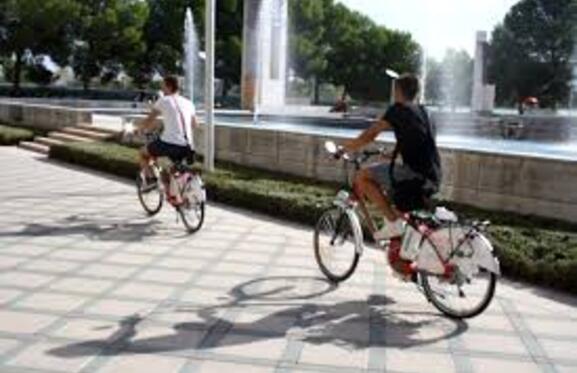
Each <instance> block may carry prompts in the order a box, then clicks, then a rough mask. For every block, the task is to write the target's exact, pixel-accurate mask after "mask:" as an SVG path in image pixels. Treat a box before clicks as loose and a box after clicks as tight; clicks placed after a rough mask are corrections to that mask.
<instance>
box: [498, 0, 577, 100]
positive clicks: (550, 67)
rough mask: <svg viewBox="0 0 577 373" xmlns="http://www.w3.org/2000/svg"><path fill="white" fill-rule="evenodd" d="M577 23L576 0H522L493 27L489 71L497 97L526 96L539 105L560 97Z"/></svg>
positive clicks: (568, 71)
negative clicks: (535, 98)
mask: <svg viewBox="0 0 577 373" xmlns="http://www.w3.org/2000/svg"><path fill="white" fill-rule="evenodd" d="M576 24H577V1H576V0H522V1H520V2H519V3H518V4H517V5H515V6H514V7H513V8H511V10H510V11H509V13H508V14H507V16H506V17H505V20H504V22H503V23H502V24H501V25H498V26H497V27H496V28H495V30H494V31H493V38H492V43H491V62H490V68H489V73H490V77H491V80H492V81H493V82H494V83H495V84H496V86H497V101H498V102H499V103H500V104H514V103H517V102H519V101H520V100H522V99H523V98H524V97H527V96H535V97H539V98H540V100H541V103H542V104H543V105H545V106H551V107H554V106H556V105H557V104H559V103H560V102H565V101H566V99H567V96H568V94H569V82H570V80H571V66H570V62H569V60H570V57H571V55H572V52H573V47H574V42H575V40H574V36H575V31H576Z"/></svg>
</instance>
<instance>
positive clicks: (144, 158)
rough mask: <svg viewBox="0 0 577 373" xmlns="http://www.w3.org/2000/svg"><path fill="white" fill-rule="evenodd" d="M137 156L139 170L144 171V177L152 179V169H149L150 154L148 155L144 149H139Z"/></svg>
mask: <svg viewBox="0 0 577 373" xmlns="http://www.w3.org/2000/svg"><path fill="white" fill-rule="evenodd" d="M138 155H139V157H138V163H139V164H140V169H141V170H143V171H144V176H145V177H153V174H152V169H151V168H150V154H148V151H147V150H146V147H143V148H141V149H140V152H139V153H138Z"/></svg>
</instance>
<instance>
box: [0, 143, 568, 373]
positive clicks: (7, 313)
mask: <svg viewBox="0 0 577 373" xmlns="http://www.w3.org/2000/svg"><path fill="white" fill-rule="evenodd" d="M0 162H1V164H2V165H3V166H4V167H3V170H2V173H0V197H1V198H0V372H48V371H50V372H52V371H54V372H87V373H89V372H220V371H230V372H313V371H314V372H317V371H318V372H321V371H322V372H345V371H387V372H453V371H456V372H504V371H507V372H514V371H519V372H560V373H565V372H576V371H577V354H576V352H577V314H576V313H575V310H576V309H577V308H576V305H577V302H576V301H575V299H574V298H569V297H564V296H562V295H558V294H553V293H549V292H546V291H544V290H540V289H537V288H532V287H526V286H522V285H519V284H512V283H505V282H502V283H500V286H499V287H498V293H497V298H496V299H495V301H494V302H493V304H492V306H491V307H490V308H489V309H488V311H487V312H485V314H483V315H482V316H480V317H478V318H476V319H473V320H470V321H467V322H455V321H451V320H448V319H446V318H443V317H441V316H440V315H439V314H438V312H436V310H435V309H434V308H432V307H431V306H430V305H429V304H427V302H426V301H425V300H424V298H423V296H421V295H420V293H418V292H417V291H416V290H415V289H414V288H413V287H412V286H410V285H405V284H401V283H399V282H397V280H395V279H394V278H392V277H391V276H390V275H389V272H388V271H387V270H386V269H385V268H384V265H383V258H382V257H381V255H379V253H376V252H375V253H368V254H367V255H365V257H363V258H362V260H361V264H360V265H359V268H358V270H357V273H356V274H355V275H354V277H353V278H352V279H351V280H350V281H349V282H347V283H345V284H344V285H342V286H340V287H339V288H332V287H330V286H328V285H327V284H326V283H325V282H323V281H322V280H321V279H320V277H319V273H318V272H317V270H316V265H315V262H314V259H313V257H312V252H311V232H310V230H309V229H305V228H302V227H298V226H294V225H289V224H286V223H283V222H281V221H273V220H271V219H269V218H265V217H262V216H257V215H253V214H250V213H247V212H244V211H237V210H232V209H228V208H224V207H221V206H214V205H211V206H209V208H208V216H207V221H206V226H205V227H204V228H203V229H202V231H201V232H199V233H198V234H196V235H193V236H187V235H185V234H184V230H183V229H182V227H181V226H180V225H179V224H178V223H176V222H175V215H174V212H173V211H171V210H170V209H168V208H166V209H165V210H163V212H162V213H161V214H160V215H159V216H157V217H155V218H152V219H149V218H146V217H144V216H143V214H142V213H141V211H140V207H139V205H138V202H137V200H136V198H135V194H134V189H133V187H132V186H131V185H129V184H127V183H125V182H121V181H118V180H115V179H110V178H106V177H103V176H102V175H95V174H90V173H87V172H84V171H79V170H76V169H73V168H70V167H66V166H63V165H59V164H55V163H51V162H49V161H46V160H45V159H42V158H36V156H34V155H31V154H29V153H26V152H24V151H21V150H16V149H12V148H8V149H6V148H4V149H0Z"/></svg>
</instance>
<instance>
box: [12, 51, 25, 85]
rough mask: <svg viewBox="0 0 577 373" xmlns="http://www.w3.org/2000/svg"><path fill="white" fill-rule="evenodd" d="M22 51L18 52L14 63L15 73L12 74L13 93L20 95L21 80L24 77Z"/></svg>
mask: <svg viewBox="0 0 577 373" xmlns="http://www.w3.org/2000/svg"><path fill="white" fill-rule="evenodd" d="M22 55H23V53H22V51H17V52H16V61H14V71H13V72H12V93H13V94H14V95H18V94H19V93H20V78H21V75H22Z"/></svg>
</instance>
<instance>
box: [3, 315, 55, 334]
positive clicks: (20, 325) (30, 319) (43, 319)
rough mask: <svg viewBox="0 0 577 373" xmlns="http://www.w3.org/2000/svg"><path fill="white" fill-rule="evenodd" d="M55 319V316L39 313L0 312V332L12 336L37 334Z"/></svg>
mask: <svg viewBox="0 0 577 373" xmlns="http://www.w3.org/2000/svg"><path fill="white" fill-rule="evenodd" d="M56 319H57V317H56V316H50V315H43V314H40V313H31V312H24V311H12V310H10V311H9V310H0V331H2V332H7V333H13V334H32V333H37V332H39V331H40V330H41V329H43V328H45V327H47V326H49V325H50V324H51V323H53V322H54V321H56Z"/></svg>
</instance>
